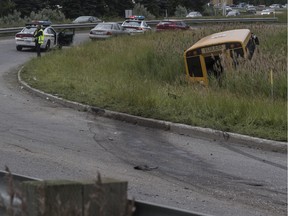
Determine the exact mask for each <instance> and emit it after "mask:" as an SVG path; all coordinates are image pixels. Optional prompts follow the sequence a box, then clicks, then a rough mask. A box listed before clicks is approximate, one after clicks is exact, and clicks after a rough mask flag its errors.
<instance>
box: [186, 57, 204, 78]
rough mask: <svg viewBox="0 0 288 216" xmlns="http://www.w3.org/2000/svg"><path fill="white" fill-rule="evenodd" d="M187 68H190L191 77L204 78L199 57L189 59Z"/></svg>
mask: <svg viewBox="0 0 288 216" xmlns="http://www.w3.org/2000/svg"><path fill="white" fill-rule="evenodd" d="M187 66H188V70H189V76H191V77H203V73H202V68H201V62H200V57H199V56H194V57H189V58H187Z"/></svg>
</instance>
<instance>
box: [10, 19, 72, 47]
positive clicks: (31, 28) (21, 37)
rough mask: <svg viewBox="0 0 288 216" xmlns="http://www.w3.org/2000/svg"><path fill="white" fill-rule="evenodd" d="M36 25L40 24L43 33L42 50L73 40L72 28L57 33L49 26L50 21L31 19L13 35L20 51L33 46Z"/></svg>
mask: <svg viewBox="0 0 288 216" xmlns="http://www.w3.org/2000/svg"><path fill="white" fill-rule="evenodd" d="M37 25H41V26H42V29H43V33H44V43H43V44H42V45H41V47H40V48H41V49H42V50H46V51H47V50H49V49H50V48H54V47H62V46H69V45H70V44H72V42H73V38H74V35H75V30H74V29H63V30H62V31H60V32H59V33H57V32H56V30H55V29H54V28H53V27H52V26H51V22H50V21H32V22H31V23H28V24H26V26H25V27H24V28H23V29H22V30H21V31H20V32H18V33H16V35H15V42H16V49H17V50H18V51H21V50H22V49H23V48H35V47H36V46H35V38H34V33H35V31H36V29H37Z"/></svg>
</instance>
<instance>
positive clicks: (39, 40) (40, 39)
mask: <svg viewBox="0 0 288 216" xmlns="http://www.w3.org/2000/svg"><path fill="white" fill-rule="evenodd" d="M34 38H35V46H36V51H37V56H38V57H41V53H40V47H41V44H43V43H44V32H43V30H42V28H41V25H37V29H36V31H35V33H34Z"/></svg>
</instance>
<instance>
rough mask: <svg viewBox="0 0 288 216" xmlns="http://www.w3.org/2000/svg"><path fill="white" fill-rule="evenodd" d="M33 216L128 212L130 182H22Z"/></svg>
mask: <svg viewBox="0 0 288 216" xmlns="http://www.w3.org/2000/svg"><path fill="white" fill-rule="evenodd" d="M21 189H22V192H23V197H24V203H25V205H26V208H25V209H26V214H27V215H29V216H40V215H41V216H54V215H55V216H56V215H59V216H88V215H99V216H100V215H101V216H118V215H119V216H122V215H126V207H127V203H128V200H127V182H123V181H118V180H113V179H103V180H101V181H84V182H77V181H68V180H49V181H24V182H22V184H21Z"/></svg>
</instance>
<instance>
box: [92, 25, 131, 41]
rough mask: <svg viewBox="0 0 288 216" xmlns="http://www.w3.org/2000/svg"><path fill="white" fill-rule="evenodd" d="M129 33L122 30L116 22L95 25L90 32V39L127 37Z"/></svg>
mask: <svg viewBox="0 0 288 216" xmlns="http://www.w3.org/2000/svg"><path fill="white" fill-rule="evenodd" d="M129 34H130V32H129V31H127V30H126V29H124V28H123V27H122V26H121V25H120V24H119V23H117V22H103V23H99V24H98V25H96V26H95V27H94V28H93V29H91V30H90V33H89V38H90V39H92V40H93V39H107V38H111V37H115V36H120V35H129Z"/></svg>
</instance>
